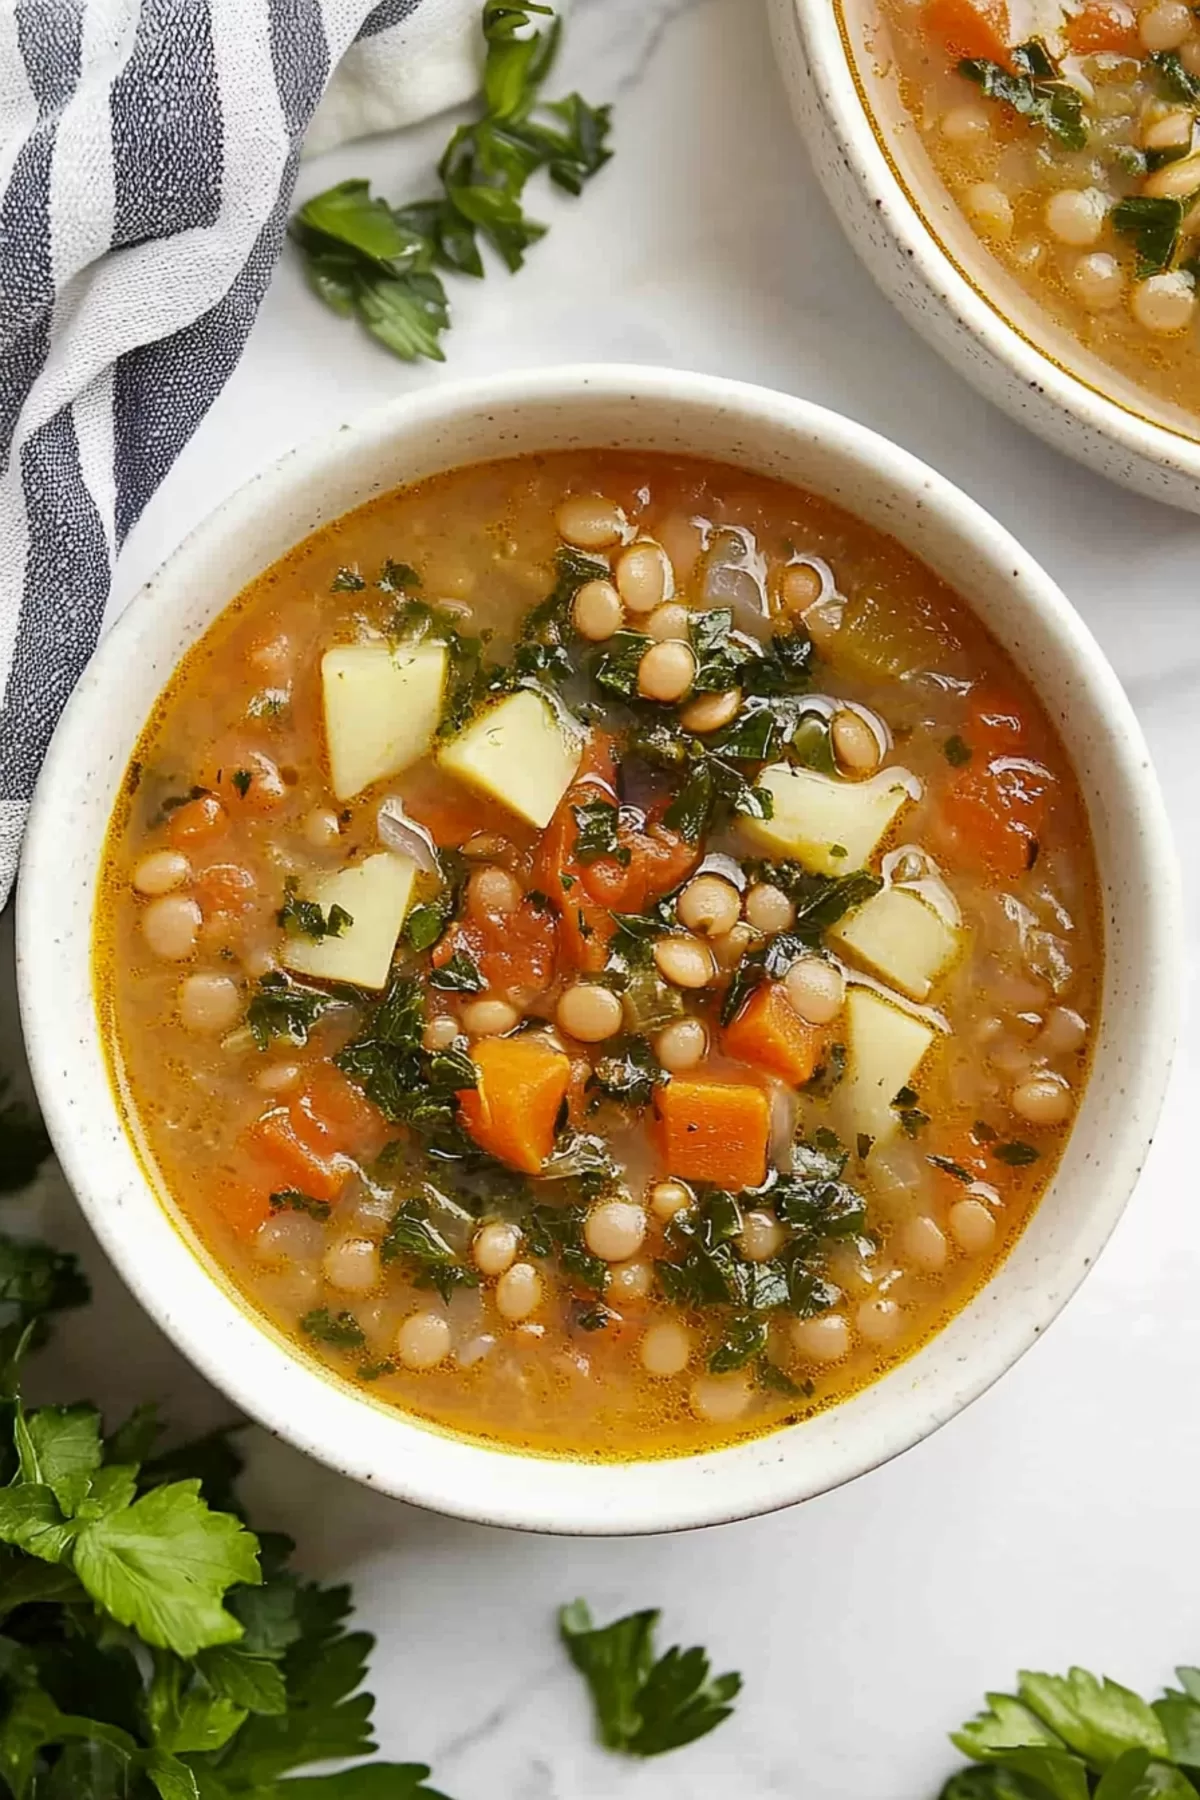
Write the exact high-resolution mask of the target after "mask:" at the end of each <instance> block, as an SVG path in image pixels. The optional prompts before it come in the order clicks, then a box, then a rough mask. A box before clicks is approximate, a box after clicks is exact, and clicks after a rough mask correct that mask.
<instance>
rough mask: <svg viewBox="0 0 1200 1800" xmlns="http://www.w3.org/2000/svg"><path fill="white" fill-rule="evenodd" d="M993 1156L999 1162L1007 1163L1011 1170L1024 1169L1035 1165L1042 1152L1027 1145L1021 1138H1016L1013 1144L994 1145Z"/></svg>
mask: <svg viewBox="0 0 1200 1800" xmlns="http://www.w3.org/2000/svg"><path fill="white" fill-rule="evenodd" d="M991 1154H992V1155H993V1156H994V1157H995V1159H996V1161H997V1162H1002V1163H1007V1164H1008V1166H1009V1168H1010V1169H1024V1168H1027V1167H1028V1166H1029V1164H1030V1163H1035V1162H1036V1161H1037V1160H1038V1157H1039V1156H1040V1154H1041V1152H1040V1151H1038V1150H1035V1149H1034V1147H1033V1145H1032V1144H1025V1143H1022V1141H1021V1140H1020V1138H1014V1139H1013V1140H1012V1142H1011V1143H1007V1144H993V1146H992V1149H991Z"/></svg>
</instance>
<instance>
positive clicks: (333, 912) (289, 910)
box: [275, 875, 354, 943]
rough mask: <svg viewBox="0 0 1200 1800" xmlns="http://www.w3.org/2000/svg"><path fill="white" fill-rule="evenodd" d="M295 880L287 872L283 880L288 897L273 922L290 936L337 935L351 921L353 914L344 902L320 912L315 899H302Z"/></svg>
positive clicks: (318, 937) (317, 937)
mask: <svg viewBox="0 0 1200 1800" xmlns="http://www.w3.org/2000/svg"><path fill="white" fill-rule="evenodd" d="M296 887H297V882H296V877H295V876H294V875H289V876H288V878H287V880H286V881H285V882H284V892H285V894H286V896H287V898H286V899H285V900H284V903H283V905H282V906H281V907H280V909H279V911H278V912H277V913H276V914H275V919H276V923H277V924H280V925H282V926H283V927H284V929H285V930H286V931H290V932H291V933H292V935H293V937H308V938H312V939H313V940H314V942H316V943H321V942H322V941H323V940H324V939H325V938H331V937H332V938H338V937H341V936H342V935H343V933H344V932H345V931H346V930H347V929H348V928H349V927H350V926H351V925H353V923H354V916H353V914H352V913H348V912H347V911H346V909H345V907H344V906H338V905H336V904H335V905H333V906H331V907H330V908H329V911H328V912H327V913H326V912H323V911H322V910H321V908H320V907H319V906H318V905H317V902H316V901H315V900H302V899H301V898H300V896H299V894H297V892H296Z"/></svg>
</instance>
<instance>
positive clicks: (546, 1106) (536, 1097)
mask: <svg viewBox="0 0 1200 1800" xmlns="http://www.w3.org/2000/svg"><path fill="white" fill-rule="evenodd" d="M471 1060H472V1062H473V1063H474V1064H475V1067H476V1070H477V1071H478V1074H479V1085H478V1087H474V1088H464V1089H463V1091H462V1092H461V1093H460V1094H459V1096H458V1105H459V1112H460V1114H461V1116H462V1122H463V1124H464V1126H465V1127H466V1129H467V1130H468V1131H469V1132H470V1134H471V1136H472V1137H473V1138H474V1139H475V1142H476V1143H477V1144H478V1145H479V1147H480V1149H481V1150H486V1151H487V1152H488V1153H489V1155H491V1156H495V1157H498V1158H499V1160H500V1161H501V1162H503V1163H507V1164H508V1166H509V1168H512V1169H520V1170H522V1171H523V1172H524V1173H525V1174H526V1175H536V1174H537V1173H538V1170H539V1169H540V1168H541V1166H542V1164H543V1163H544V1162H545V1160H546V1158H547V1157H548V1156H549V1155H550V1152H551V1151H552V1150H553V1148H554V1134H555V1131H556V1129H557V1126H558V1115H559V1112H560V1111H561V1109H562V1103H563V1100H564V1098H565V1096H566V1092H567V1087H568V1084H569V1082H570V1079H571V1065H570V1062H569V1061H568V1059H567V1058H566V1057H565V1056H564V1055H563V1053H562V1051H561V1050H555V1049H554V1048H553V1046H552V1045H550V1044H546V1043H543V1042H539V1041H538V1040H537V1039H536V1038H531V1037H513V1038H482V1039H481V1040H480V1042H479V1043H477V1044H476V1045H475V1046H474V1048H473V1049H472V1051H471Z"/></svg>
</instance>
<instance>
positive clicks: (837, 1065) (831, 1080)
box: [803, 1044, 846, 1100]
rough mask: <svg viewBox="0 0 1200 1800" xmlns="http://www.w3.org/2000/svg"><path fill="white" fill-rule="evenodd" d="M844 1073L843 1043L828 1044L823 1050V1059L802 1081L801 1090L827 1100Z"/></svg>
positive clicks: (844, 1052)
mask: <svg viewBox="0 0 1200 1800" xmlns="http://www.w3.org/2000/svg"><path fill="white" fill-rule="evenodd" d="M845 1073H846V1046H845V1044H830V1046H829V1048H828V1050H827V1051H826V1052H825V1057H824V1060H823V1061H822V1062H820V1063H818V1064H817V1067H816V1068H815V1069H814V1070H813V1072H812V1074H811V1075H810V1076H809V1078H808V1080H807V1081H806V1082H805V1083H804V1088H803V1091H804V1093H806V1094H812V1095H814V1096H815V1097H816V1098H817V1099H818V1100H828V1098H829V1096H830V1094H832V1092H833V1090H834V1088H836V1087H837V1085H838V1083H839V1082H840V1081H841V1079H842V1077H843V1076H844V1075H845Z"/></svg>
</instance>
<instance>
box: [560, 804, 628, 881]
mask: <svg viewBox="0 0 1200 1800" xmlns="http://www.w3.org/2000/svg"><path fill="white" fill-rule="evenodd" d="M571 812H572V813H573V815H574V818H575V825H576V832H577V835H576V838H575V855H576V857H577V858H578V859H579V861H580V862H582V863H590V862H595V861H596V860H597V858H599V857H601V856H609V857H611V858H612V859H613V861H614V862H618V863H620V864H621V865H622V867H628V864H629V860H630V856H631V852H630V850H629V848H628V846H627V845H625V844H622V843H621V842H620V840H619V838H618V837H617V827H618V825H619V824H620V822H621V814H620V809H619V808H618V807H616V806H613V805H612V804H611V803H610V802H609V801H607V800H588V801H585V802H584V803H583V805H581V806H572V808H571Z"/></svg>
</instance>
